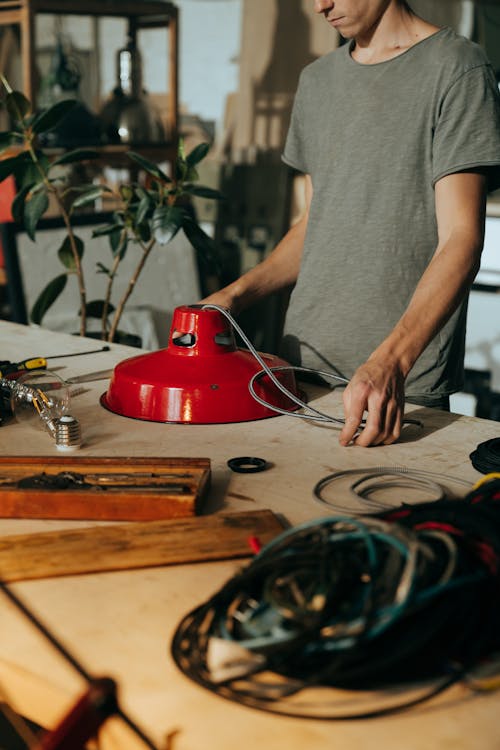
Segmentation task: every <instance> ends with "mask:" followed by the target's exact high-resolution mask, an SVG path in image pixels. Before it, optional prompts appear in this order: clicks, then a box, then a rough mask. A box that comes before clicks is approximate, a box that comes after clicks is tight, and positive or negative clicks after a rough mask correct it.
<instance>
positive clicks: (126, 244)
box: [0, 74, 221, 341]
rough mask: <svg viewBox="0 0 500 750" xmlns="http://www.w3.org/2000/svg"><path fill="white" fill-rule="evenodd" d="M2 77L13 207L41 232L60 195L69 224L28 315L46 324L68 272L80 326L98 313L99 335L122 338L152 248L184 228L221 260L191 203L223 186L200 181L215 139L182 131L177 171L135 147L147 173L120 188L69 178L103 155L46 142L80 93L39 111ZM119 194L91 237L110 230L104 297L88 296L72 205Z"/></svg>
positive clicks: (133, 156)
mask: <svg viewBox="0 0 500 750" xmlns="http://www.w3.org/2000/svg"><path fill="white" fill-rule="evenodd" d="M0 80H1V81H2V83H3V86H4V88H5V91H6V96H5V99H4V101H3V104H4V106H5V107H6V108H7V110H8V113H9V115H10V119H11V122H12V127H11V129H10V130H8V131H4V132H0V154H4V156H5V155H6V158H3V160H2V161H0V182H1V181H2V180H4V179H5V178H6V177H8V176H9V175H13V176H14V178H15V182H16V190H17V192H16V196H15V198H14V201H13V203H12V214H13V218H14V220H15V221H16V222H18V223H20V224H22V225H23V226H24V228H25V230H26V232H27V234H28V236H29V237H30V238H31V239H32V240H35V237H36V231H37V226H38V223H39V221H40V219H41V218H42V216H43V215H44V214H45V213H46V211H47V209H48V208H49V199H50V198H52V200H53V201H54V202H55V204H56V206H57V208H58V212H59V213H60V215H61V217H62V220H63V223H64V227H65V237H64V239H63V241H62V243H61V245H60V246H59V248H58V250H57V255H58V258H59V260H60V262H61V266H62V269H61V273H60V274H58V275H57V276H56V277H55V278H53V279H52V280H51V281H50V282H49V283H48V284H47V285H46V287H45V288H44V289H43V290H42V291H41V292H40V294H39V296H38V298H37V299H36V301H35V303H34V305H33V307H32V309H31V311H30V320H31V322H33V323H37V324H40V323H41V322H42V320H43V317H44V315H45V313H46V312H47V310H48V309H49V308H50V307H51V306H52V305H53V303H54V302H55V301H56V299H57V298H58V297H59V295H60V294H61V293H62V291H63V290H64V289H65V287H66V285H67V283H68V280H69V279H74V280H75V282H76V285H77V289H78V299H79V305H78V314H79V318H80V322H79V326H77V327H78V328H79V333H80V335H81V336H85V335H88V334H87V321H88V319H89V318H99V319H100V321H101V324H100V336H101V338H102V339H103V340H105V341H123V340H124V338H125V337H126V334H124V333H123V332H122V331H120V329H119V327H118V326H119V323H120V320H121V317H122V314H123V311H124V309H125V306H126V304H127V302H128V300H129V298H130V295H131V294H132V292H133V290H134V287H135V285H136V282H137V279H138V278H139V275H140V273H141V271H142V269H143V268H144V265H145V263H146V262H147V260H148V258H149V256H150V254H151V252H152V250H153V248H155V247H156V246H160V248H163V247H165V246H166V245H167V244H168V243H169V242H170V241H171V240H172V239H173V238H174V237H175V235H176V234H177V233H178V232H179V231H180V230H181V229H182V230H183V231H184V233H185V234H186V236H187V238H188V240H189V241H190V243H191V244H192V246H193V247H194V249H195V251H196V253H197V254H198V256H200V257H201V258H204V259H205V260H206V261H208V263H209V264H215V265H216V264H217V255H216V251H215V245H214V242H213V240H212V238H211V237H209V236H208V235H207V234H206V233H205V232H204V231H203V229H202V228H201V227H200V226H199V224H198V222H197V220H196V217H195V215H194V212H193V210H192V206H191V198H192V197H193V196H201V197H203V198H208V199H214V200H218V199H220V198H221V195H220V193H219V192H218V191H217V190H214V189H212V188H209V187H205V186H203V185H199V184H197V183H198V179H199V175H198V171H197V165H198V164H199V163H200V162H201V161H202V160H203V159H204V158H205V156H206V155H207V152H208V150H209V144H207V143H201V144H199V145H198V146H196V147H195V148H194V149H193V150H192V151H191V152H190V153H188V154H186V153H185V149H184V144H183V141H182V139H181V140H180V141H179V146H178V150H177V157H176V160H175V164H174V166H173V173H172V176H169V175H167V174H166V173H165V172H164V171H163V170H162V169H161V168H160V167H159V166H158V165H156V164H154V163H153V162H151V161H149V160H148V159H146V158H144V157H143V156H141V155H140V154H138V153H135V152H133V151H130V152H129V153H128V154H127V156H128V158H129V159H130V160H131V161H132V162H133V163H134V164H135V165H136V166H137V167H138V168H139V169H140V170H141V171H142V172H143V173H144V174H145V175H146V177H147V179H146V181H145V183H144V184H142V183H141V182H139V181H137V182H134V181H131V182H130V183H128V184H122V185H121V186H120V187H119V188H118V189H115V190H113V189H111V188H110V187H109V186H107V185H105V184H101V183H100V184H97V185H96V184H81V185H78V186H73V185H70V184H69V182H68V179H67V175H64V174H63V175H61V174H60V171H61V168H64V167H67V165H73V166H74V165H75V164H78V163H84V162H88V161H91V160H94V159H97V158H98V156H99V154H98V152H96V151H94V150H91V149H87V148H85V149H83V148H80V149H74V150H70V151H67V152H65V153H63V154H61V155H59V156H57V158H53V159H50V158H49V156H48V155H47V153H46V151H45V150H44V149H43V148H42V147H41V146H40V139H41V138H43V136H44V134H46V133H47V132H49V131H51V130H52V129H53V128H55V127H56V126H57V125H58V123H60V122H61V120H62V119H63V118H64V117H65V115H67V113H68V112H69V111H70V109H71V108H72V107H73V106H74V105H75V100H70V99H68V100H63V101H59V102H57V103H56V104H54V105H53V106H51V107H49V108H48V109H45V110H42V111H41V112H35V111H33V107H32V105H31V102H30V101H29V100H28V99H27V98H26V97H25V96H24V95H23V94H22V93H21V92H19V91H13V90H12V88H11V87H10V85H9V83H8V81H7V80H6V79H5V77H4V76H3V75H2V74H0ZM105 194H108V196H109V197H112V198H113V199H114V202H115V203H114V205H116V206H117V207H116V208H115V210H114V211H113V213H112V220H111V221H110V222H109V223H108V224H106V225H102V226H98V227H97V228H96V229H95V230H94V232H93V235H92V236H93V237H98V236H103V235H107V236H108V238H109V248H110V258H109V259H108V260H106V259H103V260H100V261H99V262H98V263H97V268H96V271H97V272H98V273H102V274H104V275H105V276H106V277H107V283H106V291H105V295H104V298H103V299H98V300H95V299H94V300H88V298H87V288H86V283H85V276H84V271H83V266H82V258H83V255H84V251H85V243H84V242H83V240H82V239H81V238H80V237H79V236H78V235H77V234H76V232H75V229H74V227H73V225H72V218H73V216H74V212H75V211H76V210H78V209H81V208H82V207H83V206H88V205H89V204H92V203H94V202H95V201H96V200H97V199H99V198H102V196H103V195H105ZM131 246H134V247H135V249H136V250H137V251H138V259H137V263H136V264H135V268H134V270H133V272H132V274H131V276H130V278H129V279H128V283H127V284H126V287H125V291H124V292H123V294H122V296H121V298H119V299H118V300H117V301H116V302H115V301H114V300H113V282H114V280H115V278H116V277H117V274H118V273H119V271H120V265H121V262H122V261H123V259H124V257H125V254H126V253H127V251H128V250H129V248H130V247H131Z"/></svg>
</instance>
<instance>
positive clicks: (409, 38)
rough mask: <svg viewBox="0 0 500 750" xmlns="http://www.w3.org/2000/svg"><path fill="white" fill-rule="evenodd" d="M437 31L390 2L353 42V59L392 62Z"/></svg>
mask: <svg viewBox="0 0 500 750" xmlns="http://www.w3.org/2000/svg"><path fill="white" fill-rule="evenodd" d="M436 31H439V27H438V26H434V25H433V24H431V23H428V22H427V21H424V20H423V19H422V18H419V17H418V16H417V15H415V14H414V13H413V12H412V11H411V10H410V9H409V8H408V7H406V6H405V5H403V4H401V3H391V4H390V5H389V7H388V8H387V10H386V11H385V13H384V14H383V15H382V16H381V17H380V18H379V19H378V21H377V23H376V24H374V25H373V26H372V27H371V28H370V29H367V30H366V31H364V32H363V33H362V34H360V35H359V36H357V37H356V38H355V39H354V40H353V41H354V45H353V49H352V52H351V54H352V57H353V58H354V59H355V60H356V61H357V62H359V63H362V64H364V65H374V64H375V63H379V62H384V61H385V60H391V59H392V58H393V57H397V56H398V55H401V54H402V53H403V52H406V50H408V49H410V47H413V45H415V44H418V42H421V41H422V40H423V39H425V38H427V37H428V36H431V34H434V33H435V32H436Z"/></svg>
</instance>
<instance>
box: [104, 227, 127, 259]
mask: <svg viewBox="0 0 500 750" xmlns="http://www.w3.org/2000/svg"><path fill="white" fill-rule="evenodd" d="M109 245H110V247H111V254H112V255H113V258H116V257H117V256H118V257H119V258H120V260H123V258H124V257H125V253H126V252H127V247H128V234H127V233H126V232H124V231H123V228H121V229H117V230H116V231H115V232H112V233H111V234H110V235H109Z"/></svg>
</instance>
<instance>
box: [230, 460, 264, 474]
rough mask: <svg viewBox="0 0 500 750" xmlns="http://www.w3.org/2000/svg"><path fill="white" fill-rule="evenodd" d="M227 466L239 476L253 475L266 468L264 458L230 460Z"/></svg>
mask: <svg viewBox="0 0 500 750" xmlns="http://www.w3.org/2000/svg"><path fill="white" fill-rule="evenodd" d="M227 465H228V466H229V468H230V469H231V470H232V471H237V472H238V473H239V474H253V473H255V472H256V471H264V470H265V469H267V467H268V463H267V461H266V460H265V459H264V458H255V456H238V458H230V459H229V461H228V462H227Z"/></svg>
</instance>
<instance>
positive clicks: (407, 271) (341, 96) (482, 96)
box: [281, 28, 500, 398]
mask: <svg viewBox="0 0 500 750" xmlns="http://www.w3.org/2000/svg"><path fill="white" fill-rule="evenodd" d="M283 160H284V161H285V162H286V163H287V164H289V165H290V166H292V167H294V168H295V169H297V170H299V171H301V172H304V173H308V174H309V175H311V179H312V183H313V190H314V194H313V199H312V203H311V210H310V218H309V223H308V228H307V232H306V239H305V243H304V251H303V256H302V262H301V269H300V273H299V278H298V280H297V283H296V285H295V287H294V290H293V292H292V295H291V298H290V303H289V307H288V311H287V316H286V321H285V329H284V337H283V341H282V347H281V354H282V355H283V356H284V357H285V358H286V359H287V360H288V361H290V362H292V363H293V364H297V365H299V364H301V365H303V366H307V367H313V368H315V369H322V370H325V369H331V370H332V371H334V372H339V373H341V374H342V375H343V376H344V377H346V378H351V377H352V375H353V373H354V371H355V370H356V368H357V367H358V366H359V365H360V364H362V363H363V362H364V361H366V359H367V358H368V357H369V355H370V354H371V353H372V352H373V350H374V349H375V348H376V347H377V345H378V344H379V343H380V342H381V341H382V340H383V339H384V338H385V337H386V336H387V335H388V334H389V332H390V331H391V330H392V328H393V327H394V325H395V324H396V323H397V321H398V320H399V319H400V317H401V315H402V314H403V312H404V310H405V309H406V307H407V306H408V303H409V301H410V299H411V296H412V294H413V292H414V290H415V287H416V286H417V284H418V281H419V279H420V277H421V276H422V274H423V272H424V270H425V268H426V267H427V265H428V263H429V261H430V260H431V258H432V256H433V254H434V252H435V249H436V246H437V241H438V237H437V225H436V216H435V203H434V185H435V183H436V182H437V181H438V180H439V179H440V178H442V177H444V176H446V175H448V174H452V173H454V172H459V171H463V170H466V169H471V168H477V167H480V168H484V169H486V170H487V171H488V175H489V179H490V188H491V189H494V188H496V187H498V186H499V184H500V183H499V177H500V169H499V165H500V103H499V96H498V88H497V85H496V81H495V77H494V74H493V71H492V69H491V66H490V65H489V63H488V61H487V59H486V57H485V55H484V53H483V51H482V50H481V48H480V47H479V46H478V45H476V44H474V43H472V42H470V41H468V40H467V39H465V38H463V37H461V36H459V35H457V34H456V33H455V32H454V31H452V30H451V29H448V28H445V29H441V30H440V31H438V32H436V33H435V34H433V35H432V36H430V37H428V38H427V39H424V40H423V41H421V42H419V43H418V44H416V45H414V46H413V47H411V48H410V49H408V50H407V51H406V52H404V53H402V54H401V55H399V56H398V57H395V58H393V59H391V60H388V61H385V62H381V63H377V64H375V65H363V64H360V63H358V62H356V61H355V60H354V59H353V58H352V57H351V54H350V46H349V45H345V46H343V47H340V48H339V49H337V50H335V51H334V52H332V53H330V54H328V55H325V56H324V57H322V58H320V59H318V60H316V61H315V62H313V63H311V64H310V65H308V66H307V67H306V68H305V69H304V70H303V71H302V74H301V77H300V81H299V86H298V90H297V93H296V96H295V101H294V107H293V112H292V118H291V124H290V129H289V133H288V137H287V142H286V145H285V150H284V154H283ZM465 322H466V303H464V304H463V305H461V307H460V308H459V309H458V310H457V311H456V313H455V314H454V315H453V316H452V318H451V319H450V320H449V321H448V322H447V323H446V325H445V326H444V328H443V329H442V330H441V331H440V332H439V333H438V334H437V336H436V337H435V338H434V340H433V341H432V342H431V343H430V344H429V345H428V347H427V348H426V349H425V351H424V352H423V353H422V355H421V356H420V357H419V359H418V360H417V362H416V363H415V365H414V367H413V369H412V371H411V372H410V374H409V376H408V379H407V383H406V393H407V394H408V395H411V396H412V397H414V398H415V397H418V396H426V397H429V396H433V395H436V396H439V395H445V394H449V393H452V392H454V391H456V390H458V389H459V388H460V387H461V383H462V377H463V357H464V340H465Z"/></svg>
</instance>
